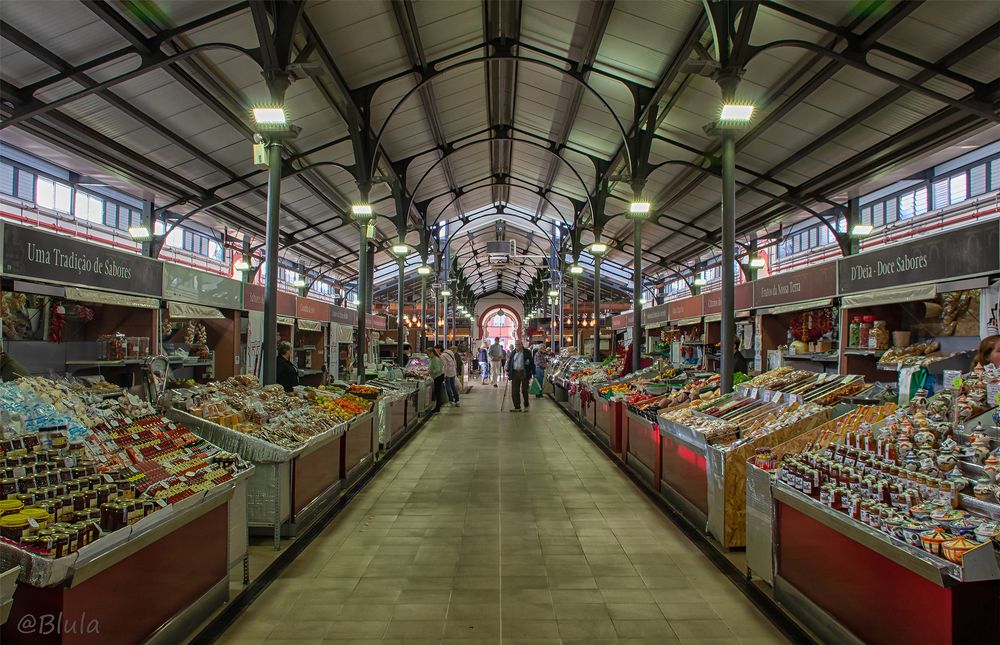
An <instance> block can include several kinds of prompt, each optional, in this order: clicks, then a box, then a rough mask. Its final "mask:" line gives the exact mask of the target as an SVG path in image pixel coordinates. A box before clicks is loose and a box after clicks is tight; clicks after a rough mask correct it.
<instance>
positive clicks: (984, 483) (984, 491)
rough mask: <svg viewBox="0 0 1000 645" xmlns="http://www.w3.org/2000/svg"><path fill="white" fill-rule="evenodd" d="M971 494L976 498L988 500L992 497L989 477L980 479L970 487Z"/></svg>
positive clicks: (991, 485) (991, 483) (991, 484)
mask: <svg viewBox="0 0 1000 645" xmlns="http://www.w3.org/2000/svg"><path fill="white" fill-rule="evenodd" d="M972 494H973V495H975V496H976V499H981V500H990V499H992V498H993V482H992V481H991V480H989V479H980V480H979V481H977V482H976V484H975V485H974V486H973V487H972Z"/></svg>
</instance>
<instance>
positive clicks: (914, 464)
mask: <svg viewBox="0 0 1000 645" xmlns="http://www.w3.org/2000/svg"><path fill="white" fill-rule="evenodd" d="M903 466H904V467H905V468H906V469H907V470H909V471H910V472H914V473H915V472H917V470H918V469H919V468H920V460H918V459H917V453H916V452H909V453H907V455H906V459H905V460H904V462H903Z"/></svg>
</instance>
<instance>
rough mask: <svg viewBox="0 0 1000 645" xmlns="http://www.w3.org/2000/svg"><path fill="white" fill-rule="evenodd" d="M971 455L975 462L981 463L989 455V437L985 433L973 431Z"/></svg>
mask: <svg viewBox="0 0 1000 645" xmlns="http://www.w3.org/2000/svg"><path fill="white" fill-rule="evenodd" d="M970 439H971V440H972V446H971V453H972V454H971V455H970V456H971V457H972V459H973V461H975V463H977V464H981V463H983V462H984V461H985V460H986V458H987V457H989V456H990V438H989V437H987V436H986V435H985V434H979V433H973V435H972V437H970Z"/></svg>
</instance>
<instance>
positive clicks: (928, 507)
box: [910, 502, 941, 522]
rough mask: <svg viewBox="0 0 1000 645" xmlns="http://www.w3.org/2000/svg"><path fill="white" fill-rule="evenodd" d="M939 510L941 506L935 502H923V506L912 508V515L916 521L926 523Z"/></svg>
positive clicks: (917, 505)
mask: <svg viewBox="0 0 1000 645" xmlns="http://www.w3.org/2000/svg"><path fill="white" fill-rule="evenodd" d="M939 508H941V505H940V504H936V503H934V502H923V503H922V504H915V505H913V506H911V507H910V515H912V516H913V518H914V519H917V520H920V521H921V522H926V521H927V520H929V519H931V513H933V512H934V511H935V510H937V509H939Z"/></svg>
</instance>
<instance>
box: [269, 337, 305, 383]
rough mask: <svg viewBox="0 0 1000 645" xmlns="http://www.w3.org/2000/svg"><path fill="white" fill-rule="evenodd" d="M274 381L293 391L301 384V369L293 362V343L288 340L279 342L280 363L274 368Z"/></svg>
mask: <svg viewBox="0 0 1000 645" xmlns="http://www.w3.org/2000/svg"><path fill="white" fill-rule="evenodd" d="M274 382H275V383H277V384H278V385H280V386H281V387H283V388H285V392H291V391H292V390H293V389H294V388H295V386H296V385H298V384H299V370H297V369H296V368H295V365H294V364H293V363H292V344H291V343H290V342H288V341H287V340H283V341H281V342H280V343H278V364H277V365H276V366H275V369H274Z"/></svg>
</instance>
